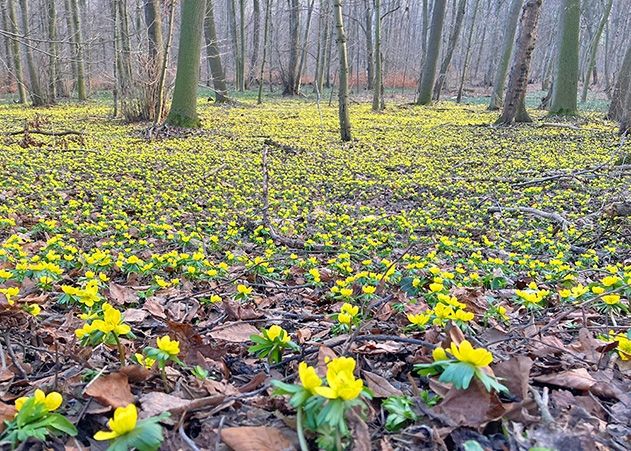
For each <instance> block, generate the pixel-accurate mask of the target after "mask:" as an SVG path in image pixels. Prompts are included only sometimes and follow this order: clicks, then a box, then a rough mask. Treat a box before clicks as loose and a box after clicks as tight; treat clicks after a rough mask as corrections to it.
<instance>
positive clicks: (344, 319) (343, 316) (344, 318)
mask: <svg viewBox="0 0 631 451" xmlns="http://www.w3.org/2000/svg"><path fill="white" fill-rule="evenodd" d="M337 320H338V321H339V322H340V323H342V324H350V323H351V321H353V317H352V316H351V315H349V314H348V313H340V314H339V315H337Z"/></svg>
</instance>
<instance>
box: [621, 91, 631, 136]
mask: <svg viewBox="0 0 631 451" xmlns="http://www.w3.org/2000/svg"><path fill="white" fill-rule="evenodd" d="M620 116H621V117H620V134H623V133H629V132H631V89H627V95H626V96H625V100H624V104H623V107H622V113H621V115H620Z"/></svg>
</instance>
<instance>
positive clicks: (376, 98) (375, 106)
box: [372, 0, 385, 111]
mask: <svg viewBox="0 0 631 451" xmlns="http://www.w3.org/2000/svg"><path fill="white" fill-rule="evenodd" d="M374 4H375V12H374V21H375V25H374V27H373V28H374V30H375V39H374V41H375V50H374V59H375V64H374V65H375V80H374V82H373V92H372V110H373V111H382V110H383V109H384V108H385V102H384V98H383V70H382V62H383V58H382V56H381V0H374Z"/></svg>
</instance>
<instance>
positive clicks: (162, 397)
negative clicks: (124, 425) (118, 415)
mask: <svg viewBox="0 0 631 451" xmlns="http://www.w3.org/2000/svg"><path fill="white" fill-rule="evenodd" d="M190 403H191V401H190V400H188V399H182V398H178V397H177V396H173V395H168V394H166V393H162V392H151V393H147V394H146V395H142V397H141V398H140V405H141V406H142V412H141V417H142V418H149V417H153V416H156V415H160V414H161V413H163V412H167V411H168V410H171V409H177V408H182V407H185V406H188V405H189V404H190Z"/></svg>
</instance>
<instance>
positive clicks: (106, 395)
mask: <svg viewBox="0 0 631 451" xmlns="http://www.w3.org/2000/svg"><path fill="white" fill-rule="evenodd" d="M85 394H86V395H88V396H91V397H93V398H94V399H96V400H97V401H98V402H100V403H101V404H103V405H106V406H110V407H113V408H117V407H125V406H127V405H128V404H131V403H133V402H134V395H132V393H131V388H130V387H129V381H128V379H127V375H125V374H123V373H112V374H107V375H105V376H101V377H99V378H97V379H95V380H94V381H92V382H91V383H90V384H89V385H88V387H87V388H86V390H85Z"/></svg>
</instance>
